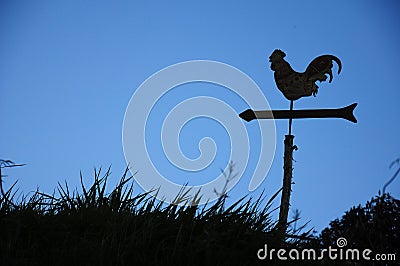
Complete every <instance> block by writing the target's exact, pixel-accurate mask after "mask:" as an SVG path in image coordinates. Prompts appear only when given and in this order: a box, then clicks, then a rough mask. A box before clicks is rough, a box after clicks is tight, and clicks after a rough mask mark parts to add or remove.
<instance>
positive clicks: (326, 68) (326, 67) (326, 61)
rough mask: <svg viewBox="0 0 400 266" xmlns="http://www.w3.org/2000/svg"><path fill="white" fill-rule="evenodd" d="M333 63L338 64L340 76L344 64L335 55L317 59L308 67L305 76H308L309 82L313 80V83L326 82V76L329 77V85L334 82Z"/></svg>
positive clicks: (322, 56)
mask: <svg viewBox="0 0 400 266" xmlns="http://www.w3.org/2000/svg"><path fill="white" fill-rule="evenodd" d="M332 61H335V62H336V64H337V65H338V67H339V69H338V74H340V71H341V70H342V62H341V61H340V59H339V58H337V57H336V56H334V55H321V56H318V57H317V58H315V59H314V60H313V61H311V63H310V64H309V65H308V67H307V69H306V71H305V73H304V74H305V75H306V76H307V78H308V80H311V81H313V82H315V81H317V80H318V81H325V80H326V78H327V77H326V76H325V75H326V74H328V75H329V83H330V82H331V81H332V78H333V75H332V67H333V64H332Z"/></svg>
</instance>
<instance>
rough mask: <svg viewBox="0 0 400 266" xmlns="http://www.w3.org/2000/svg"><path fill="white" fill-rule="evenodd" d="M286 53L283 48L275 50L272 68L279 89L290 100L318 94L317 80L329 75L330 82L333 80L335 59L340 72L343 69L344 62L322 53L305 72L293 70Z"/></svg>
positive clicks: (272, 56)
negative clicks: (286, 58)
mask: <svg viewBox="0 0 400 266" xmlns="http://www.w3.org/2000/svg"><path fill="white" fill-rule="evenodd" d="M285 56H286V54H285V53H284V52H283V51H281V50H275V51H274V52H273V53H272V54H271V56H270V57H269V61H270V62H271V69H272V71H274V78H275V83H276V86H277V87H278V89H279V90H280V91H281V92H282V93H283V95H284V96H285V97H286V98H287V99H288V100H297V99H300V98H301V97H306V96H311V95H314V96H315V95H316V94H317V93H318V86H317V84H315V82H316V81H320V82H323V81H326V79H327V76H326V74H328V75H329V83H330V82H332V78H333V74H332V67H333V63H332V62H333V61H335V62H336V63H337V64H338V66H339V69H338V74H339V73H340V71H341V70H342V63H341V62H340V60H339V58H337V57H336V56H334V55H321V56H318V57H317V58H315V59H314V60H313V61H311V63H310V64H309V65H308V67H307V69H306V71H305V72H303V73H299V72H296V71H294V70H293V68H292V67H291V66H290V64H289V63H288V62H287V61H286V60H285V59H283V58H284V57H285Z"/></svg>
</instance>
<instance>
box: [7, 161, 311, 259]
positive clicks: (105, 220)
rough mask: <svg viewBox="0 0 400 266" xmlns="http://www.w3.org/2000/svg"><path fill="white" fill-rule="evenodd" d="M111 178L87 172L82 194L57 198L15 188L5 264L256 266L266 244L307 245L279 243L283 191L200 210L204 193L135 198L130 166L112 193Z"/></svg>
mask: <svg viewBox="0 0 400 266" xmlns="http://www.w3.org/2000/svg"><path fill="white" fill-rule="evenodd" d="M110 173H111V172H110V168H109V169H108V170H107V171H105V173H104V174H102V171H101V169H100V170H95V174H94V182H93V184H92V185H91V186H90V187H85V186H84V184H83V182H82V175H81V177H80V178H81V190H82V192H81V193H79V192H78V191H77V189H74V190H73V191H71V190H70V188H69V187H68V184H67V183H65V184H64V185H61V184H59V186H58V188H57V190H56V193H54V194H53V195H49V194H46V193H43V192H40V191H36V192H35V193H34V194H33V195H32V196H30V197H26V196H23V197H22V198H21V200H19V201H18V200H17V199H16V198H15V194H16V191H13V188H14V185H15V184H14V185H13V186H12V187H11V188H10V189H9V190H7V191H5V192H4V193H2V194H3V195H2V198H1V199H0V264H1V265H65V264H68V265H71V264H76V265H257V264H259V263H261V261H259V260H258V258H257V255H256V254H257V250H258V249H260V248H262V247H263V246H264V244H265V243H268V245H270V246H271V247H276V248H279V247H282V245H284V246H285V247H288V248H290V247H299V246H301V245H302V243H304V240H300V239H296V238H292V240H290V241H287V242H285V243H281V242H280V238H279V237H278V235H277V231H276V229H275V228H276V222H275V221H273V220H272V219H271V212H273V211H275V210H272V209H271V204H272V201H273V200H274V198H275V197H276V196H277V195H278V193H279V191H278V192H277V193H276V194H275V195H273V196H272V197H271V198H270V200H269V201H268V202H267V203H266V204H264V205H263V206H262V202H264V199H265V197H263V196H260V197H259V198H257V199H253V198H251V197H247V196H245V197H243V198H241V199H239V200H238V201H236V202H235V203H233V204H232V205H230V206H229V207H226V206H225V201H226V198H227V195H226V194H222V195H221V196H220V197H219V199H218V200H216V201H215V202H214V203H212V204H206V205H203V206H198V205H197V204H196V203H197V202H198V195H197V196H195V197H194V198H187V197H186V196H185V195H184V193H181V194H180V195H177V197H176V201H175V203H185V204H180V205H179V204H178V205H176V204H165V203H163V202H160V201H157V200H156V199H155V198H154V197H152V196H151V195H149V194H148V193H143V194H139V195H134V194H133V185H134V183H133V182H132V181H133V180H132V176H128V173H129V171H128V169H126V170H125V172H124V174H123V175H122V177H121V178H120V181H119V183H118V184H117V185H116V186H115V188H114V189H113V190H112V191H111V192H110V193H108V194H106V184H107V179H108V178H109V176H110ZM182 191H183V190H182ZM306 234H308V235H309V232H307V233H304V234H303V235H306ZM277 263H278V262H277ZM261 264H265V261H264V262H263V263H261ZM275 265H276V264H275Z"/></svg>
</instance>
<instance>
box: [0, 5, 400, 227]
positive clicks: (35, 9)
mask: <svg viewBox="0 0 400 266" xmlns="http://www.w3.org/2000/svg"><path fill="white" fill-rule="evenodd" d="M234 2H235V3H233V2H232V1H218V2H217V1H201V2H193V3H189V2H188V1H179V2H178V1H167V2H162V1H159V2H154V1H151V2H145V1H117V2H113V3H111V2H109V1H4V0H3V1H1V2H0V33H1V34H0V92H1V94H0V113H1V131H0V158H2V159H11V160H13V161H15V162H17V163H26V164H27V165H26V166H24V167H21V168H18V169H9V170H7V171H6V172H5V174H7V175H8V176H9V177H8V178H6V180H5V182H6V183H5V186H7V185H10V184H11V182H13V181H14V179H18V180H19V188H20V191H23V192H25V193H28V192H30V191H33V190H35V189H36V187H39V188H40V189H41V190H43V191H45V192H49V193H51V192H52V191H53V189H54V188H55V187H56V186H57V182H63V181H64V180H67V181H68V183H69V185H70V187H76V186H78V184H79V171H82V173H83V175H84V180H85V182H86V183H87V184H89V183H90V182H91V180H92V178H93V174H92V172H93V167H101V166H102V167H103V168H106V167H108V166H109V165H112V171H113V177H115V179H116V178H117V177H119V176H120V175H121V174H122V172H123V170H124V168H125V166H126V162H125V158H124V153H123V148H122V123H123V119H124V113H125V109H126V107H127V105H128V102H129V99H130V98H131V96H132V94H133V93H134V92H135V90H136V88H138V87H139V86H140V84H141V83H142V82H143V81H144V80H146V79H147V78H148V77H149V76H150V75H152V74H154V73H155V72H157V71H159V70H161V69H162V68H164V67H167V66H169V65H171V64H175V63H178V62H182V61H186V60H195V59H206V60H214V61H220V62H223V63H226V64H230V65H232V66H234V67H236V68H238V69H240V70H242V71H243V72H245V73H246V74H247V75H249V76H250V77H251V78H252V79H253V80H254V81H255V82H256V83H257V84H258V85H259V86H260V88H261V89H262V91H263V93H264V94H265V96H266V98H267V100H268V102H269V104H270V106H271V108H272V109H286V108H288V105H289V103H288V101H287V100H286V99H285V98H284V97H283V96H282V94H281V93H280V92H279V91H278V89H277V88H276V85H275V83H274V80H273V73H272V71H271V70H270V69H269V63H268V59H267V58H268V56H269V55H270V54H271V53H272V51H273V50H274V49H276V48H279V49H282V50H284V51H285V52H286V54H287V57H286V59H287V60H288V61H289V62H290V63H291V64H292V67H293V68H294V69H295V70H298V71H303V70H305V68H306V67H307V65H308V63H309V62H310V61H311V60H312V59H313V58H314V57H316V56H318V55H321V54H326V53H330V54H334V55H336V56H338V57H339V58H340V59H341V60H342V63H343V69H342V73H341V74H340V75H339V76H337V75H336V74H335V76H334V79H333V82H332V83H331V84H328V83H326V84H325V83H324V84H321V85H320V90H319V93H318V95H317V97H315V98H314V97H309V98H305V99H300V100H299V101H296V102H295V108H334V107H342V106H345V105H348V104H350V103H353V102H358V103H359V106H358V107H357V109H356V112H355V113H356V116H357V118H358V121H359V123H358V124H352V123H350V122H347V121H344V120H334V119H333V120H301V121H299V120H296V121H294V124H293V134H294V135H295V144H296V145H297V146H298V147H299V150H298V151H296V152H295V155H294V156H295V160H296V162H295V164H294V173H293V175H294V182H295V185H294V186H293V187H292V189H293V194H292V201H291V202H292V207H293V208H298V209H300V210H301V211H302V221H303V222H306V221H308V220H311V222H310V224H311V225H312V226H315V227H316V229H317V230H321V229H323V228H324V227H325V226H327V225H328V223H329V221H331V220H333V219H335V218H337V217H340V216H341V215H342V214H343V213H344V211H346V210H348V209H349V208H350V207H351V206H353V205H358V204H360V203H361V204H363V203H365V202H366V201H367V200H369V199H370V198H371V197H372V196H374V195H376V194H377V192H378V190H379V189H382V187H383V185H384V184H385V182H386V181H387V180H388V179H389V178H390V177H391V176H392V174H393V173H394V169H389V168H388V166H389V164H390V163H391V162H392V161H393V160H394V159H396V158H398V157H399V147H400V145H399V141H398V139H397V137H398V135H399V128H400V123H399V111H400V110H399V104H398V101H399V96H400V92H399V91H400V87H399V85H398V77H399V73H398V69H399V62H400V53H399V50H398V45H399V40H400V39H399V33H400V32H399V25H400V24H399V22H400V17H399V16H398V14H399V10H400V8H399V4H398V3H397V2H396V1H334V2H321V1H254V2H249V1H240V2H239V1H234ZM335 70H336V68H335ZM200 87H201V86H200ZM200 87H199V91H200V92H201V93H203V94H207V91H208V92H211V91H212V90H210V89H209V88H207V87H204V88H203V89H201V88H200ZM221 95H222V97H225V96H223V93H222V94H221ZM221 95H220V96H221ZM205 96H207V95H205ZM170 97H172V98H173V94H172V95H171V96H170ZM226 97H227V98H226V99H228V98H229V97H230V96H229V95H227V96H226ZM221 100H224V98H222V99H221ZM235 108H239V109H240V107H235ZM200 123H201V128H203V129H204V133H205V134H206V133H210V132H212V130H211V129H212V128H213V126H211V125H210V128H208V127H207V125H206V123H204V121H200ZM140 127H141V126H139V129H140ZM190 130H192V133H191V132H190ZM218 130H219V129H218ZM185 131H187V132H186V133H185V134H186V139H184V140H180V141H181V143H182V148H183V150H184V152H185V150H186V151H187V152H188V153H189V155H188V156H189V157H190V156H191V155H190V151H193V147H197V145H198V142H197V138H192V137H191V135H192V134H194V133H193V132H197V133H198V131H197V130H196V127H193V128H190V127H188V128H186V129H185ZM183 133H184V132H183ZM183 133H182V137H185V134H183ZM210 134H212V133H210ZM224 134H225V133H223V132H222V133H221V134H217V136H219V137H221V136H222V137H223V136H225V135H224ZM285 134H287V122H286V121H277V122H276V142H277V146H276V154H275V159H274V160H273V163H272V166H271V169H270V171H269V173H268V176H267V178H266V179H265V181H264V182H263V183H262V185H261V186H260V188H259V189H257V190H256V191H255V192H254V195H255V196H257V195H258V194H259V193H260V192H261V191H262V189H265V191H266V193H267V194H268V195H272V194H273V193H274V192H275V191H276V190H278V189H279V187H280V185H281V182H282V164H283V138H284V135H285ZM216 142H217V145H218V141H216ZM224 143H225V142H223V143H222V144H221V145H226V144H224ZM223 147H226V146H223ZM226 150H227V149H225V148H223V149H220V150H218V152H220V151H221V152H224V151H225V152H226ZM153 153H155V152H153ZM155 156H157V154H155ZM214 167H216V168H218V167H219V165H217V166H214ZM221 167H223V166H221ZM133 169H140V165H134V164H133ZM177 178H178V177H177ZM249 179H250V177H246V176H244V177H243V178H242V179H241V181H240V182H239V184H238V185H237V186H236V187H235V188H234V189H233V190H232V191H231V196H232V198H233V199H237V198H239V197H240V196H242V195H243V194H246V193H248V192H247V190H246V189H247V185H248V183H249ZM115 182H116V180H111V183H110V184H115ZM387 190H388V192H390V193H392V194H393V195H394V196H395V197H397V198H399V197H400V180H396V181H394V182H393V183H392V184H391V185H390V186H389V187H388V189H387ZM278 203H279V202H278V201H277V202H275V204H278Z"/></svg>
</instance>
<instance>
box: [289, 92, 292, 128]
mask: <svg viewBox="0 0 400 266" xmlns="http://www.w3.org/2000/svg"><path fill="white" fill-rule="evenodd" d="M292 113H293V100H291V101H290V117H289V135H292V122H293V118H292V116H291V114H292Z"/></svg>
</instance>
